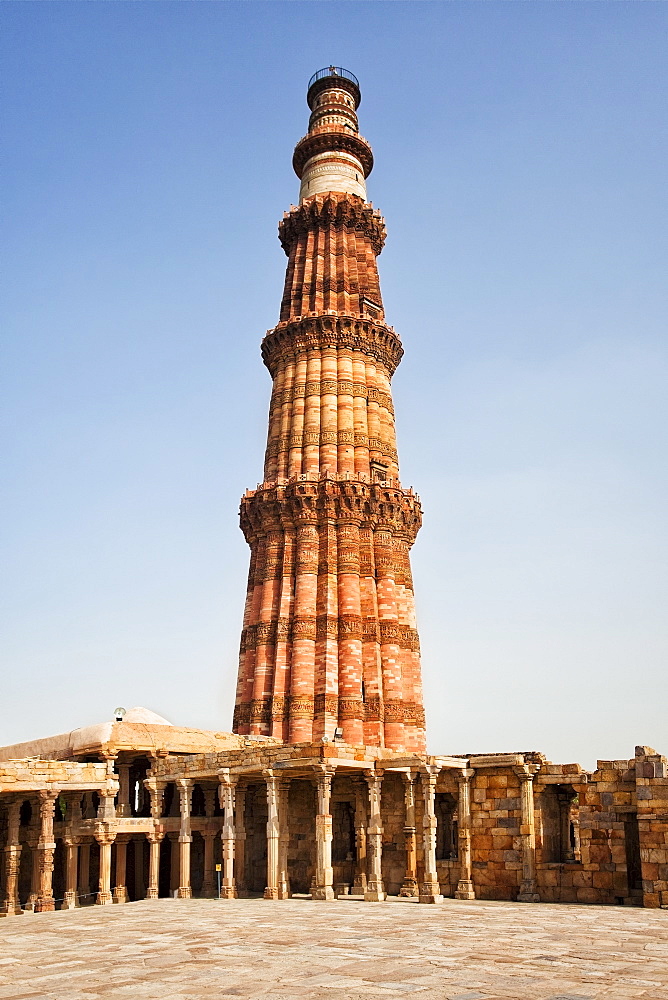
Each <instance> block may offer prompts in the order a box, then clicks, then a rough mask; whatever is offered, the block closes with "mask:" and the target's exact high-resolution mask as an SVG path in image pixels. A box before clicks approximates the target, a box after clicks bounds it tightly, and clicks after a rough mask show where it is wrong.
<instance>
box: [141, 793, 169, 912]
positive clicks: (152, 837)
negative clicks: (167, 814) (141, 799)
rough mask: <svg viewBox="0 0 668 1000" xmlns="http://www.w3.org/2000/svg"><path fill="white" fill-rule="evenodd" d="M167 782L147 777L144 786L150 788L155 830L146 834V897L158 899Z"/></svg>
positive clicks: (152, 818)
mask: <svg viewBox="0 0 668 1000" xmlns="http://www.w3.org/2000/svg"><path fill="white" fill-rule="evenodd" d="M165 786H166V782H164V781H158V780H157V779H156V778H145V779H144V787H145V788H146V789H147V790H148V793H149V795H150V801H151V820H152V823H153V830H152V831H151V832H150V833H148V834H147V835H146V839H147V840H148V885H147V887H146V898H147V899H157V898H158V897H159V895H160V844H161V843H162V841H163V839H164V836H165V831H164V828H163V826H162V824H161V822H160V820H161V818H162V806H163V798H164V794H165Z"/></svg>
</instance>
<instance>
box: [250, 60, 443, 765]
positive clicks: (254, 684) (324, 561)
mask: <svg viewBox="0 0 668 1000" xmlns="http://www.w3.org/2000/svg"><path fill="white" fill-rule="evenodd" d="M307 100H308V105H309V108H310V109H311V117H310V120H309V130H308V134H307V135H306V136H305V137H304V138H303V139H301V140H300V141H299V142H298V143H297V146H296V149H295V152H294V158H293V165H294V168H295V172H296V173H297V176H298V177H299V178H300V180H301V190H300V203H299V206H298V207H297V208H295V207H292V208H291V209H290V211H289V212H287V213H286V214H285V215H284V217H283V219H282V221H281V223H280V225H279V239H280V241H281V245H282V246H283V249H284V250H285V253H286V254H287V257H288V266H287V272H286V276H285V290H284V293H283V300H282V303H281V315H280V321H279V323H278V325H277V326H276V327H275V328H274V329H273V330H270V331H269V332H268V333H267V334H266V336H265V338H264V340H263V342H262V356H263V359H264V363H265V365H266V366H267V368H268V369H269V371H270V373H271V376H272V379H273V391H272V396H271V404H270V409H269V435H268V441H267V450H266V456H265V465H264V479H263V482H262V484H261V485H260V486H258V488H257V489H256V490H249V491H248V492H247V493H246V495H245V497H244V498H243V500H242V502H241V527H242V530H243V532H244V535H245V537H246V540H247V542H248V544H249V545H250V548H251V565H250V573H249V581H248V593H247V599H246V609H245V615H244V627H243V633H242V638H241V653H240V665H239V680H238V686H237V700H236V708H235V714H234V730H235V732H238V733H242V734H243V733H251V734H266V735H272V736H278V737H279V738H281V739H283V740H285V741H286V742H289V743H300V742H304V741H311V740H316V739H320V738H322V737H323V736H327V737H329V738H330V739H331V738H333V737H334V736H335V735H336V733H335V731H336V730H337V729H341V730H343V739H344V740H345V742H347V743H350V744H353V745H367V746H387V747H391V748H396V749H406V750H416V751H420V750H424V746H425V731H424V709H423V704H422V684H421V676H420V654H419V643H418V635H417V632H416V628H415V611H414V599H413V583H412V579H411V571H410V563H409V550H410V547H411V545H412V544H413V542H414V540H415V536H416V534H417V531H418V529H419V527H420V523H421V510H420V503H419V499H418V497H417V496H416V495H415V494H414V493H413V492H412V490H405V489H403V488H402V486H401V484H400V481H399V469H398V465H397V450H396V438H395V430H394V409H393V406H392V396H391V390H390V380H391V378H392V375H393V373H394V371H395V369H396V367H397V365H398V364H399V361H400V360H401V356H402V354H403V350H402V347H401V343H400V341H399V338H398V336H397V335H396V333H395V332H394V330H393V329H392V328H391V327H389V326H387V325H386V324H385V314H384V311H383V302H382V299H381V294H380V283H379V280H378V270H377V265H376V257H377V256H378V254H379V253H380V252H381V250H382V248H383V243H384V240H385V223H384V220H383V219H382V217H381V215H380V213H379V212H378V211H377V210H376V209H374V208H373V206H372V205H370V204H369V203H367V201H366V178H367V177H368V175H369V174H370V173H371V169H372V166H373V155H372V153H371V148H370V146H369V144H368V142H367V141H366V140H365V139H364V138H362V136H361V135H360V134H359V132H358V123H357V114H356V111H357V108H358V106H359V103H360V89H359V83H358V81H357V79H356V77H354V76H353V75H352V73H349V72H348V71H347V70H344V69H342V68H340V67H334V66H330V67H328V68H327V69H324V70H320V71H319V72H318V73H316V74H315V75H314V76H313V77H312V78H311V81H310V83H309V88H308V96H307Z"/></svg>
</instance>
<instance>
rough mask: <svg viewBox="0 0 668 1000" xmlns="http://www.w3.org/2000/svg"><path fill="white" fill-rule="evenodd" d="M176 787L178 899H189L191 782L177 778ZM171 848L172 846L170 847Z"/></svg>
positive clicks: (190, 892) (190, 891)
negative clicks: (177, 796) (177, 797)
mask: <svg viewBox="0 0 668 1000" xmlns="http://www.w3.org/2000/svg"><path fill="white" fill-rule="evenodd" d="M176 787H177V789H178V792H179V803H180V811H181V825H180V829H179V889H178V897H179V899H190V898H191V896H192V887H191V884H190V845H191V844H192V839H193V838H192V833H191V829H190V809H191V801H192V791H193V782H192V781H191V780H190V779H189V778H177V780H176ZM172 846H173V845H172Z"/></svg>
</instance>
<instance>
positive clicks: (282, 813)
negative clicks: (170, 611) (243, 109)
mask: <svg viewBox="0 0 668 1000" xmlns="http://www.w3.org/2000/svg"><path fill="white" fill-rule="evenodd" d="M307 99H308V104H309V108H310V109H311V117H310V121H309V129H308V133H307V135H306V136H305V137H304V138H303V139H301V140H300V141H299V142H298V144H297V147H296V149H295V153H294V161H293V162H294V167H295V170H296V172H297V175H298V176H299V178H300V180H301V190H300V199H299V206H298V207H296V208H291V209H290V211H289V212H288V213H286V215H285V216H284V218H283V220H282V221H281V223H280V226H279V237H280V240H281V244H282V246H283V248H284V250H285V252H286V254H287V257H288V266H287V272H286V278H285V290H284V293H283V299H282V303H281V312H280V319H279V322H278V325H277V326H276V327H275V328H274V329H273V330H270V331H269V332H268V333H267V335H266V336H265V338H264V341H263V343H262V355H263V359H264V362H265V364H266V366H267V368H268V369H269V372H270V374H271V377H272V379H273V390H272V396H271V405H270V411H269V434H268V440H267V449H266V455H265V466H264V476H263V482H262V483H261V484H260V485H259V486H258V487H257V489H255V490H252V491H249V492H247V493H246V495H245V496H244V498H243V500H242V503H241V526H242V529H243V531H244V534H245V536H246V539H247V541H248V543H249V545H250V549H251V565H250V573H249V581H248V592H247V599H246V608H245V615H244V623H243V633H242V639H241V653H240V662H239V680H238V687H237V699H236V707H235V713H234V724H233V730H234V731H233V732H232V733H227V732H208V731H204V730H197V729H187V728H183V727H177V726H173V725H171V724H170V723H169V722H167V720H165V719H162V718H161V717H160V716H157V715H156V714H155V713H153V712H150V711H148V710H147V709H144V708H134V709H131V710H130V711H128V712H126V711H125V710H124V709H117V710H116V712H115V713H114V718H113V721H109V722H105V723H101V724H99V725H93V726H87V727H84V728H81V729H76V730H74V731H73V732H70V733H63V734H61V735H59V736H53V737H48V738H45V739H40V740H33V741H31V742H28V743H23V744H18V745H15V746H9V747H3V748H0V844H1V845H2V880H1V882H0V913H1V914H2V915H5V916H11V915H16V914H21V913H26V912H40V911H48V910H53V909H56V908H63V909H69V908H72V907H76V906H83V905H88V904H91V903H97V904H100V905H104V904H110V903H119V904H120V903H126V902H128V901H130V900H136V899H142V898H144V897H147V898H149V899H155V898H158V897H160V896H170V895H177V896H179V897H180V898H182V899H188V898H190V897H191V896H192V895H201V896H214V895H216V894H217V886H216V867H217V866H219V867H220V868H221V869H222V872H221V875H222V884H221V889H220V894H221V896H222V897H223V898H226V899H230V898H234V897H236V896H248V895H253V894H262V895H264V896H265V898H267V899H285V898H287V897H288V896H295V895H303V896H304V897H306V898H312V899H320V900H333V899H335V898H337V897H340V896H342V895H346V896H355V897H357V898H359V899H360V900H365V901H368V902H379V901H382V900H384V899H386V897H387V895H388V894H389V895H401V896H405V897H407V898H411V897H414V898H415V899H416V900H418V901H419V902H421V903H438V902H439V901H441V900H442V898H443V897H444V896H449V897H454V898H456V899H476V898H481V899H504V900H519V901H522V902H527V903H537V902H540V901H549V902H564V903H566V902H579V903H607V904H619V905H628V906H649V907H659V906H663V907H668V769H667V764H666V758H665V757H662V756H660V755H659V754H657V753H656V752H655V751H654V750H652V749H651V748H650V747H645V746H638V747H636V750H635V756H634V757H633V758H631V759H630V760H628V759H626V760H613V761H599V762H598V765H597V769H596V770H595V771H593V772H587V771H584V770H583V768H581V767H580V765H578V764H552V763H551V762H549V761H548V760H546V758H545V757H544V756H543V755H542V754H541V753H538V752H535V751H532V752H528V753H527V752H512V753H497V754H487V755H482V754H466V755H463V754H454V755H452V756H445V755H440V756H438V755H436V756H434V755H429V754H427V753H426V748H425V722H424V709H423V701H422V686H421V675H420V657H419V643H418V636H417V632H416V626H415V612H414V600H413V584H412V578H411V571H410V562H409V552H410V548H411V545H412V543H413V541H414V540H415V536H416V534H417V531H418V529H419V527H420V523H421V511H420V504H419V500H418V498H417V497H416V496H415V494H414V493H413V492H412V491H411V490H407V489H404V488H403V486H402V485H401V482H400V478H399V467H398V461H397V451H396V439H395V431H394V409H393V406H392V395H391V378H392V375H393V373H394V371H395V369H396V367H397V365H398V364H399V362H400V360H401V356H402V347H401V344H400V341H399V338H398V336H397V335H396V333H395V332H394V331H393V330H392V328H391V327H389V326H387V325H386V323H385V314H384V310H383V302H382V298H381V293H380V284H379V279H378V270H377V265H376V258H377V256H378V254H379V253H380V251H381V250H382V247H383V240H384V238H385V225H384V222H383V219H382V218H381V216H380V214H379V213H378V211H376V210H375V209H374V208H373V207H372V206H371V205H370V204H369V203H368V202H367V200H366V198H367V195H366V179H367V177H368V176H369V174H370V172H371V168H372V165H373V157H372V153H371V148H370V146H369V144H368V143H367V141H366V140H365V139H363V138H362V136H360V134H359V132H358V123H357V114H356V112H357V108H358V106H359V103H360V89H359V84H358V82H357V79H356V78H355V77H354V76H353V75H352V73H349V72H348V71H347V70H345V69H343V68H341V67H333V66H330V67H327V68H326V69H323V70H320V71H319V72H318V73H316V74H315V75H314V76H313V77H312V79H311V81H310V83H309V88H308V97H307ZM431 669H433V667H432V668H431Z"/></svg>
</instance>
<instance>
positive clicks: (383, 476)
mask: <svg viewBox="0 0 668 1000" xmlns="http://www.w3.org/2000/svg"><path fill="white" fill-rule="evenodd" d="M371 478H372V479H373V480H375V482H377V483H384V482H386V481H387V466H386V465H384V464H383V463H382V462H371Z"/></svg>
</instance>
